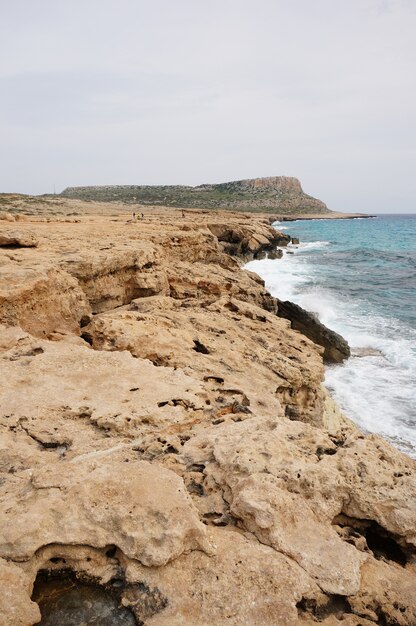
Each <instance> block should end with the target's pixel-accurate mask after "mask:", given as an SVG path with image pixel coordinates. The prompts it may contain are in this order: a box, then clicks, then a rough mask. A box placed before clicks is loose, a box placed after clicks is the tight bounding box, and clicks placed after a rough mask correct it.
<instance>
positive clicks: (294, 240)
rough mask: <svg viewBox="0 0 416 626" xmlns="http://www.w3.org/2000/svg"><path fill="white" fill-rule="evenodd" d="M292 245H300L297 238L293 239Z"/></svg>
mask: <svg viewBox="0 0 416 626" xmlns="http://www.w3.org/2000/svg"><path fill="white" fill-rule="evenodd" d="M292 243H293V244H294V245H298V244H299V239H298V238H297V237H292Z"/></svg>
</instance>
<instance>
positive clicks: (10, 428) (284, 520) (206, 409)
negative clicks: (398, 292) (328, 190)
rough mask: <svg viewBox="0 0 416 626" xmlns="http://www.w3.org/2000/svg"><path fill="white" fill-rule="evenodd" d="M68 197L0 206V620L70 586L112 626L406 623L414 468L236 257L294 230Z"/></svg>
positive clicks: (411, 619) (413, 609) (410, 621)
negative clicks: (98, 605)
mask: <svg viewBox="0 0 416 626" xmlns="http://www.w3.org/2000/svg"><path fill="white" fill-rule="evenodd" d="M77 206H78V209H79V211H78V212H80V213H83V215H79V216H77V217H76V218H74V217H72V218H69V217H66V218H59V217H56V216H53V215H50V214H49V216H47V217H46V215H47V209H46V208H45V210H44V216H43V217H35V216H33V217H28V216H22V215H21V214H20V213H17V214H16V213H13V214H10V213H8V214H7V215H8V218H7V219H3V220H2V221H0V233H1V238H0V259H1V264H0V324H1V326H0V351H1V363H2V385H1V388H0V406H1V415H0V428H1V434H2V436H1V440H0V441H1V443H0V446H1V447H0V459H1V464H0V471H1V479H2V483H1V490H0V582H1V584H2V589H3V590H4V591H3V592H2V594H1V597H0V615H1V616H2V617H1V620H2V621H1V624H2V625H4V626H25V625H29V624H30V625H31V624H35V623H37V622H38V621H39V620H40V610H41V611H42V612H43V619H44V620H47V619H48V617H47V616H48V615H49V616H51V615H52V617H49V619H50V620H52V621H49V622H47V621H45V622H44V623H45V624H46V623H48V624H49V623H51V624H52V623H54V622H53V619H55V620H56V621H55V623H60V621H59V620H61V621H63V618H64V617H65V611H68V606H69V604H68V602H65V594H64V592H63V591H62V588H60V587H59V584H60V582H62V581H64V582H65V581H68V580H69V581H72V582H71V585H70V587H71V588H72V589H73V590H74V589H75V590H76V589H77V588H78V587H79V588H81V587H82V585H86V588H87V589H89V590H90V592H91V594H92V593H93V592H92V591H91V590H95V591H96V590H97V589H100V590H101V591H102V593H104V594H105V595H106V596H108V597H109V598H116V605H115V608H114V617H113V621H112V623H113V624H114V625H117V624H130V623H131V624H134V623H136V624H145V625H146V626H147V625H148V626H164V625H168V624H169V626H171V625H173V624H177V625H179V624H181V625H189V626H210V625H214V624H215V625H217V624H230V625H235V626H237V625H241V624H247V625H251V624H252V625H265V626H267V625H275V624H279V625H283V626H292V625H295V624H310V625H312V624H316V623H322V624H325V625H326V626H335V625H336V624H340V625H341V624H342V626H359V625H360V624H361V625H362V626H370V625H374V624H383V625H393V624H395V625H396V624H399V625H401V626H414V624H415V623H416V594H415V593H414V591H415V589H416V571H415V545H416V515H415V501H416V498H415V496H416V480H415V462H414V461H413V460H411V459H410V458H408V457H407V456H405V455H403V454H402V453H400V452H399V451H398V450H396V449H394V448H393V447H392V446H391V445H389V444H388V443H387V442H385V441H384V440H383V439H381V438H380V437H378V436H376V435H370V436H366V435H364V434H363V433H362V432H360V431H359V430H358V428H356V427H355V426H354V425H353V424H352V423H351V422H350V421H349V420H348V419H347V418H346V417H344V416H343V415H342V414H341V412H340V411H339V409H337V407H336V406H335V405H334V403H333V402H332V400H331V399H330V398H329V397H328V395H327V393H326V392H325V390H324V388H323V386H322V381H323V377H324V365H323V355H324V347H322V346H320V345H318V344H317V343H315V341H320V338H319V337H320V336H321V335H319V336H318V335H317V334H316V333H317V330H316V327H315V329H314V331H313V334H312V335H311V336H313V339H314V341H312V340H311V339H309V338H307V337H306V336H305V335H304V334H302V333H301V332H299V331H297V330H295V329H294V328H292V326H291V324H292V322H291V320H290V319H286V317H289V318H290V317H291V313H290V307H289V306H288V305H287V303H285V305H286V306H285V307H283V306H282V305H281V303H279V301H278V300H276V299H274V298H272V297H271V295H270V294H269V293H268V292H267V290H266V289H265V287H264V283H263V281H262V280H261V279H260V278H259V277H258V276H257V275H255V274H252V273H250V272H247V271H245V270H244V269H242V263H243V261H245V260H247V259H249V258H259V257H260V256H261V255H264V254H265V253H270V252H271V253H275V254H276V246H277V245H285V242H286V243H287V240H288V236H287V235H285V234H283V233H280V234H279V233H277V232H276V231H275V230H274V229H273V228H271V226H270V225H269V219H267V218H263V217H261V216H255V215H246V214H243V215H242V214H238V213H232V212H228V213H220V212H210V213H208V214H207V213H206V212H187V213H184V214H182V212H181V211H174V210H173V209H171V210H168V209H164V210H163V211H160V212H159V213H158V212H155V211H154V210H153V211H148V212H146V213H145V215H144V218H143V219H141V220H139V221H137V220H133V219H132V218H131V216H130V215H128V214H124V215H123V214H120V212H118V213H116V214H114V215H113V216H112V217H111V216H110V215H111V211H112V210H114V209H111V208H110V209H108V208H107V210H106V216H103V215H99V214H97V215H89V214H88V210H89V209H88V206H87V207H85V206H84V207H83V208H82V210H81V208H80V207H82V204H81V203H79V204H78V205H77ZM102 213H104V211H103V212H102ZM16 220H17V221H16ZM296 314H297V315H298V314H299V312H298V311H297V312H296ZM280 315H282V316H280ZM325 332H326V331H324V334H325ZM328 333H329V331H328ZM325 337H326V339H328V337H329V338H330V333H329V335H328V334H326V335H325ZM337 341H338V339H337ZM327 354H329V352H328V353H327ZM346 355H347V354H345V356H346ZM328 358H329V357H328ZM337 358H338V357H337ZM340 358H343V356H341V357H340ZM48 585H55V587H54V593H55V597H59V593H58V591H57V589H61V591H60V593H62V602H61V603H60V604H59V603H58V604H59V610H60V611H61V613H55V614H53V611H54V610H55V611H56V610H57V609H56V606H55V608H54V607H53V606H52V607H51V606H50V604H48ZM34 586H35V589H34ZM55 604H56V603H55ZM118 606H120V607H123V609H121V608H120V609H118V608H117V607H118ZM39 607H40V609H39ZM74 607H75V608H74ZM72 610H73V611H79V616H80V617H79V620H80V622H81V621H82V619H84V620H85V615H84V614H83V613H82V611H83V610H84V608H83V607H82V603H79V605H77V604H76V603H75V605H74V604H72ZM123 611H124V612H127V613H124V612H123ZM126 616H127V617H126ZM81 618H82V619H81ZM130 618H131V620H132V621H121V620H122V619H125V620H128V619H130ZM119 620H120V621H119Z"/></svg>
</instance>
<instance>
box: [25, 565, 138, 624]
mask: <svg viewBox="0 0 416 626" xmlns="http://www.w3.org/2000/svg"><path fill="white" fill-rule="evenodd" d="M32 597H33V600H34V601H35V602H36V603H37V604H38V605H39V608H40V612H41V615H42V619H41V621H40V622H39V626H57V625H58V624H59V626H79V625H80V624H82V625H83V626H97V625H98V624H99V625H100V626H136V625H137V622H136V620H135V618H134V615H133V613H132V612H131V611H130V610H129V609H128V608H125V607H123V606H120V604H119V601H118V598H117V595H116V594H115V593H111V591H109V590H106V589H104V588H103V587H100V586H99V585H93V584H88V583H86V582H80V581H78V580H76V578H75V577H69V576H67V577H65V576H64V577H57V578H50V577H48V576H47V575H46V574H45V575H39V576H38V578H37V580H36V584H35V588H34V591H33V596H32Z"/></svg>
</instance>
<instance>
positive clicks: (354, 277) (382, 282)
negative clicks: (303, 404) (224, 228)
mask: <svg viewBox="0 0 416 626" xmlns="http://www.w3.org/2000/svg"><path fill="white" fill-rule="evenodd" d="M273 226H274V227H275V228H276V229H277V230H279V231H284V232H286V234H290V235H291V236H292V237H297V238H299V240H300V244H299V245H293V244H289V246H288V247H287V248H286V249H285V250H284V254H283V258H281V259H276V260H270V259H263V260H258V261H251V262H250V263H248V264H247V265H246V268H247V269H250V270H252V271H254V272H256V273H257V274H259V275H260V276H261V277H262V278H263V279H264V280H265V283H266V287H267V289H268V290H269V291H270V293H271V294H272V295H274V296H276V297H278V298H279V299H281V300H291V301H292V302H295V303H297V304H299V305H300V306H302V307H303V308H304V309H307V310H308V311H311V312H313V313H316V314H317V315H318V317H319V319H320V320H321V322H323V323H324V324H325V325H326V326H328V327H329V328H331V329H333V330H335V331H336V332H338V333H340V334H341V335H342V336H343V337H345V339H347V341H348V342H349V344H350V347H351V351H352V356H351V357H350V358H349V359H348V360H347V361H346V362H344V363H343V364H342V365H330V366H328V367H326V374H325V383H324V384H325V386H326V387H327V388H328V390H329V391H330V393H331V395H332V397H333V398H334V399H335V400H336V401H337V403H338V405H339V406H340V407H341V408H342V409H343V411H344V413H345V414H346V415H347V416H348V417H350V418H351V419H352V420H354V421H355V422H356V423H357V424H358V425H359V426H360V427H361V428H362V429H363V430H364V431H365V432H373V433H378V434H380V435H382V436H383V437H385V438H387V439H388V440H390V442H391V443H393V444H394V445H395V446H397V447H398V448H399V449H401V450H402V451H404V452H406V453H407V454H409V455H411V456H413V457H415V458H416V215H409V214H407V215H397V214H396V215H378V216H375V217H371V218H358V219H340V220H338V219H337V220H333V219H332V220H331V219H319V220H318V219H317V220H299V221H293V222H276V223H274V224H273Z"/></svg>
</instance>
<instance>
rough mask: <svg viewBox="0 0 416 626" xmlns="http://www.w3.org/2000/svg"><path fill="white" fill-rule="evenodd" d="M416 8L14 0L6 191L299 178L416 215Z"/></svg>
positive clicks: (316, 187) (3, 170)
mask: <svg viewBox="0 0 416 626" xmlns="http://www.w3.org/2000/svg"><path fill="white" fill-rule="evenodd" d="M415 33H416V0H210V1H209V2H207V1H206V0H205V1H204V2H202V0H175V1H172V0H147V1H144V0H82V1H81V0H71V2H67V1H65V0H36V1H34V0H13V2H11V1H10V0H0V192H21V193H30V194H41V193H53V191H54V189H55V190H56V192H57V193H58V192H60V191H62V190H63V189H64V188H65V187H67V186H77V185H105V184H108V185H109V184H137V185H142V184H147V185H152V184H184V185H198V184H201V183H216V182H226V181H230V180H240V179H244V178H255V177H262V176H279V175H285V176H296V177H297V178H299V179H300V181H301V183H302V186H303V189H304V191H305V192H306V193H309V194H310V195H313V196H315V197H317V198H319V199H321V200H323V201H324V202H326V204H327V205H328V207H329V208H331V209H333V210H336V211H354V212H368V213H375V212H377V213H380V212H390V213H394V212H398V213H403V212H414V213H416V176H415V173H416V172H415V166H416V67H415V66H416V36H415Z"/></svg>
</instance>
